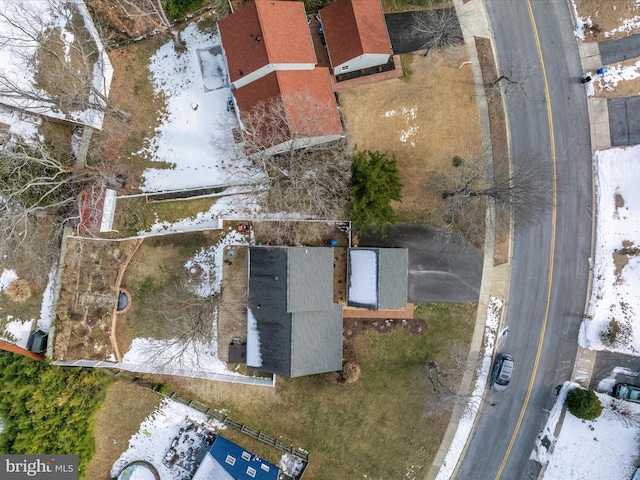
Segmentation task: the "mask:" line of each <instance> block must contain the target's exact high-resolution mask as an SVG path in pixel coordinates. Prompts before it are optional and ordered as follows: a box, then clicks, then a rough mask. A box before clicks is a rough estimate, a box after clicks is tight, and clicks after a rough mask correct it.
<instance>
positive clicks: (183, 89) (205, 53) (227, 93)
mask: <svg viewBox="0 0 640 480" xmlns="http://www.w3.org/2000/svg"><path fill="white" fill-rule="evenodd" d="M180 38H181V39H182V40H183V41H184V42H185V44H186V51H185V52H182V53H178V52H176V51H175V48H174V45H173V42H172V41H168V42H167V43H166V44H164V45H163V46H162V47H160V48H159V49H158V51H157V52H156V53H155V55H153V57H152V58H151V63H150V66H149V68H150V70H151V76H152V79H153V84H154V89H155V92H156V93H158V94H159V93H162V94H163V95H164V96H165V97H166V99H167V104H166V112H165V114H164V115H163V117H162V119H161V123H160V126H159V127H158V128H157V129H156V132H155V136H154V137H153V138H151V139H149V143H148V146H147V147H146V148H145V149H143V150H142V151H141V152H139V153H140V154H145V155H147V156H148V157H149V158H150V159H151V160H154V161H159V162H167V163H169V164H171V165H172V166H173V168H171V169H166V168H149V169H147V170H146V171H145V172H144V174H143V177H144V179H143V182H142V187H141V188H142V190H143V191H146V192H154V191H162V190H178V189H182V188H195V187H205V186H213V185H225V184H230V183H234V182H237V181H238V175H239V174H240V172H242V171H243V169H245V168H246V167H247V160H246V158H245V157H244V154H243V153H242V152H241V150H240V149H238V148H237V147H236V144H235V142H234V140H233V133H232V128H234V127H237V126H238V121H237V119H236V115H235V113H233V112H230V111H227V103H228V101H229V99H230V98H231V89H230V88H229V85H228V81H227V72H226V66H225V63H224V59H223V56H222V50H221V44H220V38H219V36H218V35H215V36H214V35H210V34H206V33H203V32H202V31H201V30H200V29H199V28H198V26H197V24H195V23H192V24H190V25H189V26H187V27H186V28H185V29H184V30H183V31H182V32H181V33H180Z"/></svg>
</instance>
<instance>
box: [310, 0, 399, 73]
mask: <svg viewBox="0 0 640 480" xmlns="http://www.w3.org/2000/svg"><path fill="white" fill-rule="evenodd" d="M320 18H322V26H323V28H324V36H325V39H326V41H327V49H328V50H329V57H330V59H331V65H332V66H333V67H334V68H335V67H337V66H338V65H342V64H343V63H345V62H348V61H349V60H351V59H353V58H356V57H359V56H360V55H363V54H365V53H381V54H388V55H391V54H392V51H391V43H390V41H389V34H388V32H387V24H386V23H385V20H384V14H383V13H382V6H381V5H380V0H336V1H335V2H334V3H332V4H331V5H328V6H326V7H324V8H323V9H321V10H320Z"/></svg>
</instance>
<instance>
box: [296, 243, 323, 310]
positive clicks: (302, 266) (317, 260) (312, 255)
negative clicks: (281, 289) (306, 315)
mask: <svg viewBox="0 0 640 480" xmlns="http://www.w3.org/2000/svg"><path fill="white" fill-rule="evenodd" d="M287 252H288V254H289V263H288V267H289V297H288V307H289V308H288V311H289V312H313V311H316V310H327V309H328V308H331V305H333V249H331V248H326V247H321V248H317V247H316V248H307V247H298V248H294V247H290V248H287Z"/></svg>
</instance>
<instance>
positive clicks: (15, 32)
mask: <svg viewBox="0 0 640 480" xmlns="http://www.w3.org/2000/svg"><path fill="white" fill-rule="evenodd" d="M43 1H45V0H43ZM52 19H55V21H54V20H52ZM0 22H1V23H4V24H5V27H6V28H4V29H2V31H1V32H0V46H1V47H2V48H3V49H6V50H9V51H11V53H12V54H13V55H15V56H16V58H19V59H21V63H23V64H24V65H28V66H32V67H33V69H34V82H25V81H24V79H23V78H22V77H21V76H20V75H16V74H15V72H14V73H10V74H6V73H4V72H2V73H0V97H4V98H5V99H7V100H8V101H11V102H13V103H14V104H16V105H19V106H21V107H22V108H25V109H27V110H30V111H35V112H36V113H47V112H50V111H53V112H56V111H61V112H64V113H65V114H68V113H70V112H78V111H94V112H104V113H105V114H107V115H111V116H114V117H116V118H118V119H119V120H121V121H128V120H129V119H130V118H131V114H130V113H128V112H125V111H123V110H121V109H119V108H117V107H116V106H115V105H114V104H113V103H112V102H111V101H110V100H109V98H108V96H107V88H106V83H105V77H104V73H105V70H104V69H105V67H106V65H105V60H104V56H103V53H104V52H101V51H100V49H99V47H98V45H97V44H96V39H94V38H93V37H92V36H91V35H90V33H89V31H88V28H87V26H86V24H85V19H84V18H83V15H82V14H81V12H80V11H79V9H78V7H77V5H76V4H74V3H72V2H62V1H56V0H46V6H42V3H40V2H15V3H11V4H10V6H9V8H8V9H6V10H4V11H2V12H0ZM100 79H102V80H100Z"/></svg>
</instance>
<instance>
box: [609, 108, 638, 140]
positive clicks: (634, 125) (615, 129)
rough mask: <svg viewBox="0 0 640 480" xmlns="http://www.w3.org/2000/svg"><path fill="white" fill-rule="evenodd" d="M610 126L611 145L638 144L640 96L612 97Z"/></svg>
mask: <svg viewBox="0 0 640 480" xmlns="http://www.w3.org/2000/svg"><path fill="white" fill-rule="evenodd" d="M607 106H608V108H609V128H610V130H611V145H613V146H624V145H637V144H639V143H640V97H629V98H610V99H609V100H607Z"/></svg>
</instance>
